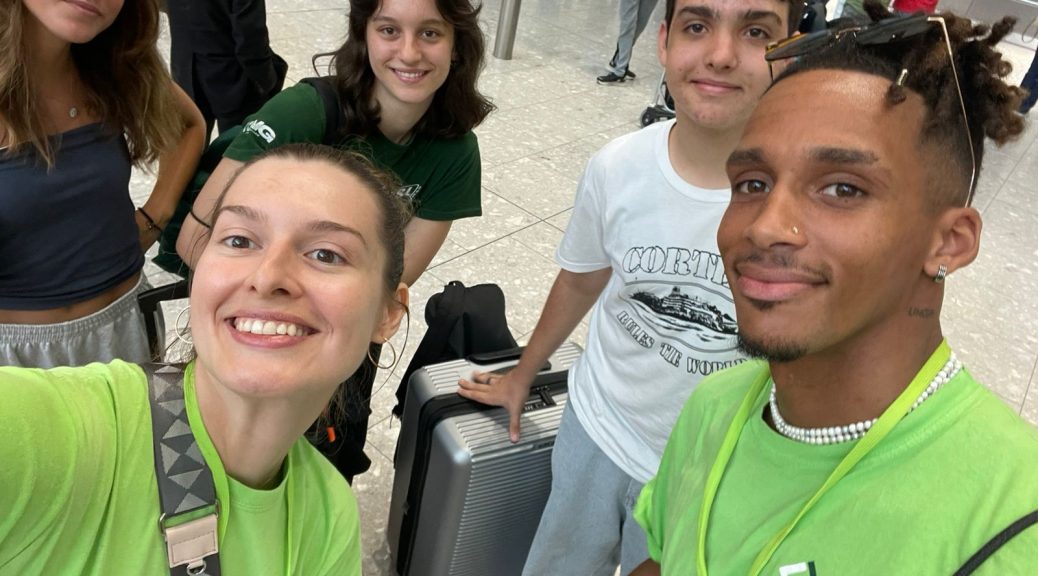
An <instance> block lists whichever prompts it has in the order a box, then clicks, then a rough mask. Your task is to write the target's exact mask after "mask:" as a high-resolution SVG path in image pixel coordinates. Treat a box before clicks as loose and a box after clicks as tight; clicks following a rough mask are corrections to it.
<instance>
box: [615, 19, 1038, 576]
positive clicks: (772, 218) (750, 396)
mask: <svg viewBox="0 0 1038 576" xmlns="http://www.w3.org/2000/svg"><path fill="white" fill-rule="evenodd" d="M866 10H867V12H868V13H869V15H870V19H872V20H875V21H877V23H876V24H872V25H871V26H869V27H867V28H863V29H858V30H854V31H851V30H843V31H841V32H840V33H832V34H831V35H830V38H829V42H828V43H826V42H822V43H821V44H822V46H821V47H820V48H819V46H818V44H814V45H811V46H807V44H808V43H806V42H803V43H800V44H799V45H797V43H796V41H793V42H788V43H785V45H783V46H780V47H778V48H776V49H774V50H772V51H771V52H770V53H769V60H771V59H776V58H779V57H797V58H798V60H797V61H796V62H795V63H794V64H792V65H791V67H790V68H789V69H787V70H786V71H785V72H784V73H783V74H782V75H780V76H779V78H778V79H777V80H776V82H775V83H774V84H773V85H772V87H771V89H770V90H769V92H768V93H767V94H765V96H764V97H763V98H762V100H761V103H760V105H759V106H758V108H757V109H756V111H755V112H754V114H753V116H752V117H751V118H750V121H749V123H748V124H747V127H746V131H745V132H744V133H743V136H742V139H741V141H740V143H739V144H738V146H737V147H736V149H735V151H734V152H733V153H732V154H731V156H730V157H729V159H728V166H727V169H728V176H729V179H730V180H731V183H732V202H731V204H730V205H729V207H728V209H727V211H726V213H725V215H724V217H723V218H722V220H721V224H720V228H719V230H718V246H719V247H720V249H721V254H722V257H723V259H724V264H725V269H726V271H727V274H728V280H729V284H730V285H731V287H732V292H733V294H734V296H735V304H736V313H737V318H738V324H739V335H740V340H741V347H742V349H743V350H744V351H746V352H747V353H748V354H750V355H751V356H754V357H756V358H759V359H760V360H757V361H751V362H746V363H744V364H741V365H740V366H738V367H735V368H732V369H730V370H727V371H724V372H720V373H717V374H715V375H713V376H711V377H709V378H708V379H706V380H704V381H703V382H702V383H701V384H700V385H699V387H698V388H697V389H696V391H695V392H694V393H693V394H692V397H691V398H690V399H689V401H688V403H687V404H686V405H685V408H684V411H683V412H682V415H681V416H680V417H679V419H678V423H677V425H676V426H675V428H674V431H673V432H672V434H671V437H670V440H669V443H668V445H667V448H666V450H665V452H664V455H663V458H662V461H661V463H660V468H659V471H658V473H657V476H656V477H655V478H654V479H653V480H652V481H650V482H649V483H648V484H647V485H646V487H645V489H644V490H643V491H642V493H641V496H640V498H639V501H638V505H637V508H636V512H635V516H636V518H637V519H638V521H639V522H640V524H641V525H642V527H643V528H644V529H645V532H646V534H647V537H648V542H649V551H650V556H651V558H652V560H650V561H647V562H646V563H645V564H643V565H642V566H641V567H640V568H639V570H638V571H636V574H638V575H639V576H648V575H650V574H660V573H661V571H662V573H663V574H680V575H682V576H688V575H698V576H704V575H705V574H706V573H707V570H708V569H709V572H710V574H747V573H749V574H769V575H772V574H774V575H778V574H781V575H793V574H804V575H807V574H811V575H814V574H819V575H823V574H952V573H956V574H959V573H960V572H956V570H957V569H959V568H960V567H963V566H966V568H967V570H972V569H973V568H975V567H976V566H978V565H979V566H982V567H983V573H985V574H1036V573H1038V527H1030V526H1031V525H1033V524H1034V523H1035V522H1036V521H1038V513H1036V512H1035V511H1036V509H1038V465H1036V462H1038V430H1036V429H1035V428H1034V427H1033V426H1030V425H1029V424H1027V423H1026V422H1024V421H1023V420H1022V419H1021V418H1020V417H1019V416H1018V415H1017V414H1016V413H1015V412H1014V411H1012V410H1011V409H1009V407H1007V406H1006V405H1005V404H1004V403H1003V402H1002V401H1001V400H999V399H998V398H997V397H996V396H995V395H994V394H992V393H991V392H989V391H988V390H987V389H986V388H984V387H983V386H981V385H980V384H978V383H977V382H976V381H975V380H974V379H973V377H972V376H971V375H970V373H969V371H968V370H967V369H966V368H965V367H963V365H962V363H961V362H960V360H959V359H958V358H956V356H955V354H954V352H953V351H952V345H951V344H950V343H949V342H948V341H947V340H945V338H944V336H943V334H942V330H941V320H940V318H941V316H940V312H941V304H942V301H943V298H944V290H945V285H944V283H943V282H944V280H945V279H946V278H947V277H948V276H949V275H954V273H955V272H957V271H959V270H961V269H962V268H963V267H965V266H967V265H969V264H970V263H971V262H972V261H973V259H974V258H975V257H976V255H977V250H978V247H979V241H980V230H981V217H980V214H979V213H978V212H977V210H976V209H974V208H972V207H971V206H970V200H971V196H972V191H973V189H974V187H975V184H976V175H977V171H978V170H979V168H980V165H981V160H982V158H983V152H984V147H983V141H984V137H985V136H987V137H989V138H991V139H992V140H994V141H995V142H996V143H998V144H1001V143H1004V142H1005V141H1007V140H1009V139H1010V138H1013V137H1015V136H1016V135H1018V134H1019V133H1020V132H1021V130H1022V128H1023V125H1022V119H1021V118H1020V117H1019V116H1018V115H1017V114H1015V108H1016V106H1017V105H1018V103H1019V100H1020V96H1021V91H1020V90H1019V89H1017V88H1015V87H1009V86H1007V85H1006V84H1005V83H1004V82H1003V80H1002V78H1004V76H1005V75H1006V74H1007V73H1008V71H1009V66H1008V65H1007V64H1006V63H1005V62H1004V61H1003V60H1002V58H1001V55H1000V54H998V53H997V52H996V51H995V50H994V48H993V47H994V46H995V45H996V44H997V43H998V41H999V40H1001V39H1002V38H1003V37H1004V36H1005V35H1006V33H1008V32H1009V31H1010V30H1011V28H1012V21H1011V20H1009V19H1006V20H1003V21H1002V22H999V23H998V24H996V25H995V26H994V27H993V28H992V29H991V30H990V31H989V30H988V29H987V27H986V26H982V25H978V26H974V25H973V24H972V23H970V21H969V20H966V19H964V18H958V17H955V16H952V15H950V14H945V15H944V16H943V17H939V18H928V17H927V16H926V15H923V14H916V15H912V16H905V17H897V18H894V17H892V16H891V14H890V13H888V12H887V11H886V9H885V8H883V7H882V6H880V5H879V4H878V3H875V2H871V1H870V2H866ZM952 54H954V58H951V57H950V56H951V55H952ZM805 102H809V103H810V111H809V112H806V111H805V107H804V103H805ZM805 116H808V117H810V121H809V122H808V121H805ZM985 544H988V545H987V546H985ZM966 573H969V572H966Z"/></svg>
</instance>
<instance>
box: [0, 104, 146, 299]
mask: <svg viewBox="0 0 1038 576" xmlns="http://www.w3.org/2000/svg"><path fill="white" fill-rule="evenodd" d="M52 146H54V147H55V148H56V150H57V152H56V154H55V158H54V166H53V167H52V168H51V169H50V170H48V169H47V166H46V164H45V163H43V162H42V161H41V160H39V158H38V156H37V154H36V152H35V150H34V149H32V148H31V147H27V148H25V149H23V151H20V152H19V153H18V154H16V155H13V156H12V155H9V154H7V153H6V152H5V151H2V150H0V309H7V310H46V309H50V308H58V307H61V306H68V305H70V304H75V303H77V302H82V301H84V300H88V299H90V298H93V297H94V296H97V295H99V294H101V293H103V292H105V291H106V290H108V289H110V288H112V287H113V286H115V285H117V284H119V283H120V282H122V281H124V280H126V279H127V278H129V277H131V276H133V275H134V274H135V273H137V272H138V271H140V270H141V268H142V267H143V266H144V255H143V254H142V253H141V250H140V241H139V239H138V233H137V224H136V222H135V220H134V216H133V211H134V207H133V202H132V201H131V200H130V193H129V185H130V168H131V163H130V156H129V151H128V150H127V147H126V141H125V139H124V138H123V137H122V135H121V134H117V135H114V136H113V135H112V134H111V133H110V132H108V131H106V130H104V129H103V128H102V125H101V124H89V125H87V126H81V127H79V128H76V129H74V130H70V131H68V132H65V133H64V134H62V135H60V136H56V137H54V139H53V140H52Z"/></svg>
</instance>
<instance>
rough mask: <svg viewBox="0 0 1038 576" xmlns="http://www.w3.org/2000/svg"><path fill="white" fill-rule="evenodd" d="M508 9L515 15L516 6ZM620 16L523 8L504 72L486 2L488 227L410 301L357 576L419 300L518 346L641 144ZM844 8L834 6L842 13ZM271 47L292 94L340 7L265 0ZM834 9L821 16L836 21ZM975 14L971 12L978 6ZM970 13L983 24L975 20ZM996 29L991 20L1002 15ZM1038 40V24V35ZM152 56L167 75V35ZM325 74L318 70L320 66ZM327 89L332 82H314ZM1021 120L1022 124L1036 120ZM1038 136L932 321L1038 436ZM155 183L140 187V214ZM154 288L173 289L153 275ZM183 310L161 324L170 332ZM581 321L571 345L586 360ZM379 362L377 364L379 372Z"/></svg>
mask: <svg viewBox="0 0 1038 576" xmlns="http://www.w3.org/2000/svg"><path fill="white" fill-rule="evenodd" d="M516 1H517V2H518V0H516ZM617 1H618V0H525V1H523V2H522V3H521V10H520V13H519V18H518V26H517V29H516V34H515V43H514V49H513V52H512V58H511V59H508V60H504V59H498V58H495V57H494V56H493V55H492V54H490V52H491V51H492V49H493V47H494V42H495V38H496V33H497V27H498V20H499V17H500V7H501V4H502V3H503V0H485V5H484V7H483V11H482V15H481V22H482V25H483V30H484V32H485V33H486V36H487V51H488V54H487V66H486V69H485V70H484V72H483V75H482V77H481V79H480V87H481V89H482V91H483V92H484V93H485V94H487V95H488V96H490V97H491V98H492V99H493V101H494V103H495V104H496V105H497V108H498V109H497V111H496V112H494V113H493V114H492V115H491V116H490V117H489V118H488V119H487V120H486V121H485V122H484V123H483V124H482V125H481V126H479V127H478V128H477V129H476V134H477V135H478V137H479V144H480V151H481V155H482V164H483V216H482V217H480V218H469V219H465V220H461V221H459V222H457V223H455V224H454V226H453V228H452V229H451V232H450V235H449V236H448V238H447V240H446V242H445V243H444V245H443V247H442V248H441V249H440V251H439V253H438V254H437V255H436V257H435V259H434V260H433V261H432V263H431V265H430V267H429V269H428V270H427V271H426V272H425V273H424V274H423V275H422V277H421V278H420V279H419V281H418V282H417V283H415V285H414V286H412V287H411V307H410V309H411V318H410V323H409V329H407V330H404V329H401V330H400V332H399V333H398V334H397V336H396V337H395V338H394V339H393V340H392V341H391V342H392V344H393V345H394V346H395V348H396V350H398V351H402V353H401V355H400V359H399V361H398V362H397V364H396V368H395V370H392V371H380V372H379V374H378V376H377V379H376V381H375V392H374V394H373V397H372V409H373V414H372V416H371V420H370V427H369V436H368V449H367V452H368V455H369V456H370V457H371V459H372V462H373V463H372V466H371V469H370V470H369V471H368V472H366V473H365V474H362V475H360V476H358V477H357V478H356V479H355V481H354V484H353V489H354V491H355V492H356V495H357V500H358V503H359V506H360V514H361V522H362V537H363V542H362V547H363V551H364V565H363V568H364V573H365V574H369V575H378V574H392V573H394V572H393V571H392V569H391V567H390V561H389V549H388V547H387V544H386V537H385V533H386V519H387V513H388V509H389V501H390V493H391V490H392V483H393V462H392V457H393V452H394V447H395V444H396V438H397V434H398V432H399V429H400V423H399V421H398V420H397V419H396V418H394V417H391V416H390V409H391V408H392V407H393V405H394V404H395V401H396V399H395V395H394V392H395V390H396V387H397V384H398V382H399V380H400V376H401V373H402V372H403V370H404V368H406V366H407V364H408V361H409V360H410V358H411V356H412V354H413V353H414V350H415V347H416V346H417V344H418V342H419V341H420V340H421V339H422V336H423V334H424V333H425V320H424V310H425V304H426V301H427V300H428V298H429V297H430V296H431V295H433V294H435V293H437V292H439V291H440V290H442V289H443V286H444V285H445V284H446V283H447V282H449V281H451V280H460V281H462V282H463V283H465V284H466V285H472V284H479V283H484V282H494V283H497V284H499V285H500V286H501V288H502V289H503V290H504V293H505V295H506V299H507V318H508V325H509V328H510V329H511V331H512V333H513V334H514V335H515V337H516V339H518V340H519V341H520V343H523V342H525V341H526V339H527V338H528V337H529V334H530V332H531V331H532V330H533V328H534V324H535V323H536V322H537V318H538V316H539V314H540V310H541V306H542V304H543V303H544V300H545V298H546V297H547V294H548V290H549V288H550V287H551V284H552V281H553V279H554V277H555V274H556V273H557V271H558V266H557V265H556V264H555V262H554V252H555V248H556V246H557V244H558V243H559V240H560V239H561V238H562V234H563V231H564V230H565V229H566V226H567V225H568V224H569V219H570V211H571V209H572V207H573V197H574V193H575V190H576V187H577V181H578V180H579V178H580V175H581V173H582V171H583V169H584V165H585V163H586V162H587V160H588V158H589V157H590V156H591V155H592V154H593V153H594V152H595V151H596V150H597V149H598V148H600V147H602V146H603V145H604V144H606V143H607V142H609V141H610V140H612V139H613V138H616V137H618V136H620V135H622V134H625V133H627V132H631V131H633V130H637V129H638V128H639V126H640V123H639V120H640V117H641V115H642V113H643V112H644V111H645V109H646V108H647V107H649V106H650V105H652V104H653V103H654V101H655V99H656V96H657V94H656V93H657V89H658V87H659V82H660V78H661V68H660V65H659V63H658V62H657V59H656V31H657V30H658V28H659V22H660V20H661V18H662V13H663V2H660V4H659V6H658V7H657V9H656V12H655V13H654V14H653V20H652V22H651V23H650V25H649V28H648V29H647V30H646V32H645V34H644V35H643V36H642V38H641V39H640V40H639V41H638V43H637V45H636V46H635V50H634V56H633V59H632V63H631V66H630V69H631V70H633V71H634V72H636V73H637V79H636V80H633V81H628V82H625V83H623V84H620V85H616V86H601V85H598V84H596V82H595V77H596V76H598V75H601V74H605V73H606V66H605V65H606V63H607V61H608V60H609V57H610V55H611V54H612V53H613V48H614V43H615V38H616V34H617V26H618V23H617ZM841 1H842V0H841ZM266 4H267V12H268V18H267V25H268V28H269V31H270V39H271V45H272V47H273V48H274V50H275V51H276V52H277V53H279V54H280V55H282V56H283V57H284V58H285V59H286V60H287V61H288V62H289V65H290V68H289V71H288V80H287V81H286V85H291V84H293V83H294V82H295V81H297V80H299V79H301V78H305V77H308V76H314V75H316V73H315V71H314V68H313V67H312V64H311V57H312V56H313V55H314V54H315V53H319V52H326V51H329V50H332V49H334V48H336V47H337V46H339V45H340V43H341V42H342V40H343V37H344V33H345V30H346V13H347V9H348V5H349V3H348V0H266ZM838 4H839V2H838V1H831V2H829V9H830V14H832V13H833V12H834V10H835V9H836V8H838V6H837V5H838ZM996 4H997V5H999V7H1004V8H1005V10H1004V11H1003V12H1005V11H1010V12H1011V11H1014V10H1015V11H1017V12H1018V13H1019V14H1020V15H1021V16H1024V17H1025V18H1026V17H1027V16H1028V15H1029V17H1030V19H1034V18H1035V17H1036V16H1038V3H1036V2H1028V1H1026V0H972V1H971V0H950V1H944V2H942V3H941V7H944V6H947V7H949V8H955V9H957V10H963V9H966V10H967V13H969V14H971V15H973V16H975V17H990V14H989V13H990V12H991V10H993V9H994V8H993V7H994V5H996ZM973 5H976V6H973ZM976 11H979V12H980V13H979V14H974V12H976ZM996 13H997V12H996ZM1028 23H1029V22H1022V23H1021V25H1020V27H1019V31H1023V32H1024V34H1023V35H1021V34H1019V33H1017V34H1013V35H1011V36H1010V37H1009V38H1008V39H1007V40H1006V41H1004V42H1003V43H1002V45H1001V49H1002V50H1003V52H1004V54H1005V55H1006V57H1007V58H1008V59H1009V60H1010V61H1011V62H1012V63H1013V68H1014V69H1013V73H1012V74H1011V76H1010V80H1011V81H1012V82H1014V83H1019V81H1020V79H1021V78H1022V76H1023V74H1024V72H1025V71H1026V70H1027V67H1028V65H1029V64H1030V62H1031V59H1032V57H1033V55H1034V50H1035V47H1036V44H1038V42H1036V41H1035V40H1034V38H1032V36H1033V35H1034V34H1035V33H1036V29H1035V26H1032V27H1031V28H1030V30H1027V31H1024V25H1026V24H1028ZM1036 25H1038V23H1036ZM163 26H164V30H163V34H162V37H161V39H160V47H161V50H162V52H163V54H164V55H165V56H166V57H167V59H168V54H169V34H168V29H166V28H165V23H164V24H163ZM325 64H326V63H325ZM321 73H322V74H323V73H326V67H323V68H322V69H321ZM1036 115H1038V112H1034V113H1032V114H1031V117H1032V118H1031V119H1029V121H1028V122H1029V124H1034V123H1035V120H1036V119H1038V116H1036ZM1036 138H1038V130H1036V129H1035V128H1034V126H1029V127H1028V129H1027V130H1026V131H1025V132H1024V134H1023V137H1022V138H1020V139H1019V140H1018V141H1016V142H1013V143H1011V144H1009V145H1007V146H1005V147H1004V148H1002V149H996V148H995V147H994V146H990V147H989V151H988V152H986V154H985V157H984V166H983V171H982V173H981V175H980V179H979V186H978V190H977V195H976V198H975V200H974V205H975V206H976V207H977V209H978V210H980V212H981V213H982V215H983V221H984V229H983V235H982V242H981V249H980V255H979V257H978V258H977V260H976V261H975V262H974V263H973V265H972V266H970V267H968V268H966V269H965V270H962V271H960V272H958V273H956V274H954V275H952V276H951V277H950V278H949V279H948V281H947V289H946V296H945V302H944V309H943V311H942V320H943V327H944V330H945V334H946V336H947V337H948V340H949V342H950V343H951V345H952V347H953V348H954V349H955V350H956V352H957V353H958V355H959V357H960V358H961V359H962V360H963V363H964V364H965V366H966V367H967V368H968V369H969V370H970V371H971V372H972V373H973V374H974V376H975V377H976V378H977V379H978V380H979V381H981V382H983V383H984V384H986V385H987V386H989V387H990V388H991V389H992V390H994V391H995V392H996V393H997V394H998V395H999V396H1000V397H1001V398H1002V399H1003V400H1004V401H1005V402H1006V404H1008V405H1009V406H1010V408H1011V409H1012V410H1014V411H1017V412H1019V413H1021V414H1022V415H1023V416H1024V417H1025V418H1026V419H1027V420H1029V421H1030V422H1031V423H1034V424H1036V425H1038V226H1035V222H1038V142H1036ZM152 181H153V175H150V174H148V173H147V172H145V171H136V172H135V173H134V177H133V183H132V192H133V196H134V199H135V202H136V203H137V205H140V204H141V203H142V202H143V199H144V198H146V196H147V194H148V192H149V191H150V183H151V182H152ZM146 273H147V275H148V278H149V280H150V281H151V283H152V284H153V285H155V286H159V285H162V284H166V283H168V282H170V281H172V278H170V277H169V275H167V274H166V273H164V272H162V271H161V270H159V269H158V268H157V267H155V266H154V265H152V264H150V263H149V264H148V267H147V268H146ZM184 305H186V301H176V302H172V303H171V304H170V305H167V306H166V307H165V308H164V313H165V317H166V326H167V329H172V328H173V326H174V321H175V319H176V317H177V314H178V313H179V310H180V309H181V308H182V307H183V306H184ZM586 331H587V319H586V318H585V320H584V322H582V323H581V325H580V328H579V329H578V330H577V331H576V332H575V333H574V334H573V336H572V340H574V341H576V342H577V343H579V344H583V342H584V337H585V333H586ZM387 358H388V355H387V354H386V353H383V359H387Z"/></svg>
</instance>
